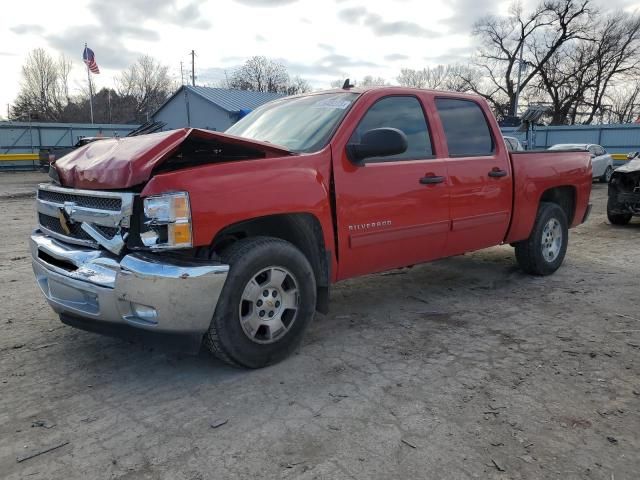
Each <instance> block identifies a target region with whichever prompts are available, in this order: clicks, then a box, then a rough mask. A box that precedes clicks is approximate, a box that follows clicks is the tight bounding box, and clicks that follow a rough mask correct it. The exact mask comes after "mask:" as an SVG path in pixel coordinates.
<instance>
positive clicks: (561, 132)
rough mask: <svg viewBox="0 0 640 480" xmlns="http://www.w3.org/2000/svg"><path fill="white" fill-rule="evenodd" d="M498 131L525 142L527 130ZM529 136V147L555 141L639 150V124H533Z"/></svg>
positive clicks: (614, 150) (611, 150)
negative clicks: (536, 125) (541, 125)
mask: <svg viewBox="0 0 640 480" xmlns="http://www.w3.org/2000/svg"><path fill="white" fill-rule="evenodd" d="M501 130H502V133H503V134H504V135H509V136H511V137H517V138H518V139H519V140H520V142H522V143H523V145H525V142H526V139H527V132H518V131H517V130H518V129H517V127H502V129H501ZM529 138H530V140H531V141H530V144H529V145H526V148H527V149H528V150H533V149H536V148H547V147H550V146H551V145H555V144H556V143H595V144H598V145H602V146H603V147H604V148H605V150H607V151H608V152H609V153H627V152H632V151H637V150H640V124H635V123H630V124H623V125H554V126H548V127H533V128H532V129H530V130H529Z"/></svg>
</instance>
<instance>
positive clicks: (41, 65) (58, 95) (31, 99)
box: [11, 48, 70, 121]
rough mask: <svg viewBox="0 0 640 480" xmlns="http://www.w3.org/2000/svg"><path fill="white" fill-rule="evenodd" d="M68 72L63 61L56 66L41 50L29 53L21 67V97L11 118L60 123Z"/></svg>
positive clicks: (64, 104) (66, 90) (67, 66)
mask: <svg viewBox="0 0 640 480" xmlns="http://www.w3.org/2000/svg"><path fill="white" fill-rule="evenodd" d="M69 70H70V63H69V62H67V61H66V60H64V59H61V61H60V62H56V61H55V60H54V58H53V57H51V56H50V55H49V54H48V53H47V52H46V51H45V50H44V49H42V48H36V49H35V50H32V51H31V52H30V53H29V55H28V56H27V60H26V62H25V64H24V65H23V66H22V79H21V85H20V93H19V94H18V97H17V99H16V101H15V102H14V106H13V108H12V112H11V116H12V117H13V118H31V119H38V120H42V121H57V120H60V119H61V115H62V111H63V110H64V108H65V106H66V105H67V103H68V98H69V96H68V88H67V78H68V75H69Z"/></svg>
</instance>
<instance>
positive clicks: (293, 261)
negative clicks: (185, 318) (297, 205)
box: [204, 237, 316, 368]
mask: <svg viewBox="0 0 640 480" xmlns="http://www.w3.org/2000/svg"><path fill="white" fill-rule="evenodd" d="M221 257H222V261H223V262H225V263H227V264H229V265H230V269H229V274H228V275H227V280H226V282H225V285H224V288H223V290H222V293H221V295H220V300H219V301H218V305H217V307H216V311H215V313H214V315H213V319H212V320H211V326H210V327H209V331H208V332H207V333H206V334H205V337H204V341H205V345H206V346H207V348H208V349H209V351H211V353H213V354H214V355H215V356H216V357H218V358H219V359H221V360H223V361H225V362H227V363H229V364H231V365H235V366H241V367H247V368H260V367H264V366H267V365H270V364H273V363H277V362H279V361H280V360H282V359H284V358H285V357H287V356H288V355H289V354H290V353H291V352H292V351H293V350H294V349H295V348H296V347H297V346H298V345H299V344H300V342H301V340H302V337H303V335H304V332H305V330H306V329H307V327H308V325H309V323H310V322H311V320H312V319H313V315H314V312H315V308H316V282H315V275H314V272H313V269H312V267H311V265H310V264H309V261H308V260H307V258H306V257H305V256H304V254H303V253H302V252H301V251H300V250H298V249H297V248H296V247H295V246H294V245H292V244H291V243H289V242H286V241H284V240H280V239H277V238H271V237H253V238H246V239H243V240H239V241H237V242H235V243H234V244H232V245H231V246H230V247H229V248H227V249H226V250H225V251H224V252H222V254H221Z"/></svg>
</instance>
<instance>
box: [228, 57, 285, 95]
mask: <svg viewBox="0 0 640 480" xmlns="http://www.w3.org/2000/svg"><path fill="white" fill-rule="evenodd" d="M288 84H289V75H288V74H287V69H286V68H285V66H284V65H283V64H281V63H278V62H276V61H274V60H271V59H268V58H266V57H261V56H255V57H251V58H250V59H248V60H247V61H246V62H245V63H244V65H242V66H241V67H240V68H238V69H237V70H236V71H234V72H233V73H232V74H231V76H230V78H229V86H230V87H231V88H235V89H237V90H252V91H254V92H274V93H282V92H283V91H284V90H286V88H287V86H288Z"/></svg>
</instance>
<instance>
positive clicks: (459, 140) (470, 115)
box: [436, 98, 495, 157]
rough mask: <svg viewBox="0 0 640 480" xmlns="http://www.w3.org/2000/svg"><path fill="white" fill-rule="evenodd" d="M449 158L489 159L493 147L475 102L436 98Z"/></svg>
mask: <svg viewBox="0 0 640 480" xmlns="http://www.w3.org/2000/svg"><path fill="white" fill-rule="evenodd" d="M436 108H437V110H438V115H439V116H440V120H441V122H442V127H443V128H444V134H445V136H446V138H447V145H448V147H449V156H450V157H473V156H486V155H493V152H494V150H495V145H494V143H493V137H492V136H491V130H490V129H489V124H488V123H487V119H486V118H485V116H484V113H483V112H482V109H481V108H480V105H478V104H477V103H476V102H473V101H471V100H460V99H455V98H436Z"/></svg>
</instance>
